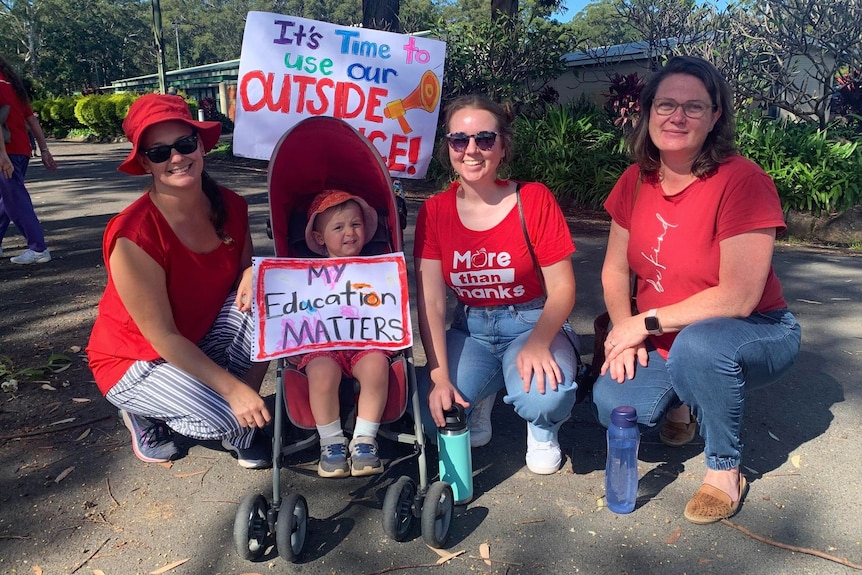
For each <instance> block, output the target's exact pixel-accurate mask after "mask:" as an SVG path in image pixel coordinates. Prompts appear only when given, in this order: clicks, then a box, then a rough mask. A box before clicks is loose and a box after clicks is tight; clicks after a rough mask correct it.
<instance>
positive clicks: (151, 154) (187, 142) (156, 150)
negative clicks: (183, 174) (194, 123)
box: [141, 132, 198, 164]
mask: <svg viewBox="0 0 862 575" xmlns="http://www.w3.org/2000/svg"><path fill="white" fill-rule="evenodd" d="M171 149H174V150H176V151H178V152H179V153H181V154H191V153H193V152H194V151H195V150H197V149H198V133H197V132H192V135H191V136H184V137H182V138H180V139H179V140H177V141H176V142H174V143H173V144H164V145H162V146H153V147H152V148H149V149H147V150H144V151H143V152H141V153H142V154H144V155H145V156H146V157H148V158H149V159H150V161H151V162H153V163H156V164H161V163H162V162H167V161H168V158H170V157H171Z"/></svg>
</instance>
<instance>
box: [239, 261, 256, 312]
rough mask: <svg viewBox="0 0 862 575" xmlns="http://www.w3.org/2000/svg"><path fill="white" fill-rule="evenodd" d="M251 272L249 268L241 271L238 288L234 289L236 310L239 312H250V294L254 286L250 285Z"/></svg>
mask: <svg viewBox="0 0 862 575" xmlns="http://www.w3.org/2000/svg"><path fill="white" fill-rule="evenodd" d="M251 270H252V268H251V266H249V267H247V268H245V270H243V272H242V277H241V278H240V280H239V286H237V288H236V308H237V309H238V310H240V311H250V310H251V294H252V290H253V289H254V286H252V284H251V279H252V272H251Z"/></svg>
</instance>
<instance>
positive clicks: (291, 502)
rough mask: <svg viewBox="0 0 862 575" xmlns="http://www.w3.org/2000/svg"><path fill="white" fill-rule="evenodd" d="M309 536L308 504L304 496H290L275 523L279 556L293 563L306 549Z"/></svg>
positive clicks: (282, 506)
mask: <svg viewBox="0 0 862 575" xmlns="http://www.w3.org/2000/svg"><path fill="white" fill-rule="evenodd" d="M307 535H308V503H307V502H306V501H305V497H303V496H302V495H297V494H295V493H294V494H292V495H288V496H287V497H286V498H285V499H284V501H283V502H282V503H281V508H280V509H279V510H278V519H277V520H276V522H275V545H276V547H277V548H278V554H279V555H281V557H282V558H283V559H285V560H286V561H290V562H291V563H293V562H294V561H296V560H297V559H298V558H299V555H300V554H301V553H302V548H303V547H305V538H306V536H307Z"/></svg>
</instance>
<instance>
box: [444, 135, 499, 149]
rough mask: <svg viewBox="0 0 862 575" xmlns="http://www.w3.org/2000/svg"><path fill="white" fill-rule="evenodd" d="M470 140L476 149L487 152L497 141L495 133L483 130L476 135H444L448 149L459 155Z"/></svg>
mask: <svg viewBox="0 0 862 575" xmlns="http://www.w3.org/2000/svg"><path fill="white" fill-rule="evenodd" d="M470 138H473V139H474V140H476V147H477V148H479V149H480V150H482V151H483V152H487V151H488V150H490V149H491V148H493V147H494V142H496V141H497V132H489V131H487V130H483V131H481V132H479V133H478V134H465V133H464V132H452V133H451V134H446V140H447V141H448V142H449V147H450V148H452V149H453V150H454V151H456V152H458V153H461V152H463V151H464V150H466V149H467V146H469V145H470Z"/></svg>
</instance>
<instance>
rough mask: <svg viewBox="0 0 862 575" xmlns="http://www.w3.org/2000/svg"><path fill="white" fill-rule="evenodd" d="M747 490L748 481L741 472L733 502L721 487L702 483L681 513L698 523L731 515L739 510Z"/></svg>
mask: <svg viewBox="0 0 862 575" xmlns="http://www.w3.org/2000/svg"><path fill="white" fill-rule="evenodd" d="M747 491H748V482H747V481H746V480H745V476H744V475H742V474H741V473H740V474H739V499H737V500H736V501H735V502H733V501H731V500H730V496H729V495H728V494H727V493H725V492H724V491H722V490H721V489H718V488H717V487H713V486H712V485H707V484H706V483H704V484H703V485H701V486H700V489H698V490H697V491H696V492H695V494H694V496H693V497H692V498H691V500H690V501H689V502H688V504H687V505H686V506H685V512H684V513H683V515H684V516H685V518H686V519H688V520H689V521H691V522H692V523H696V524H698V525H708V524H710V523H715V522H716V521H721V520H722V519H727V518H728V517H733V516H734V515H736V512H737V511H739V506H740V505H741V504H742V500H743V498H745V494H746V492H747Z"/></svg>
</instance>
